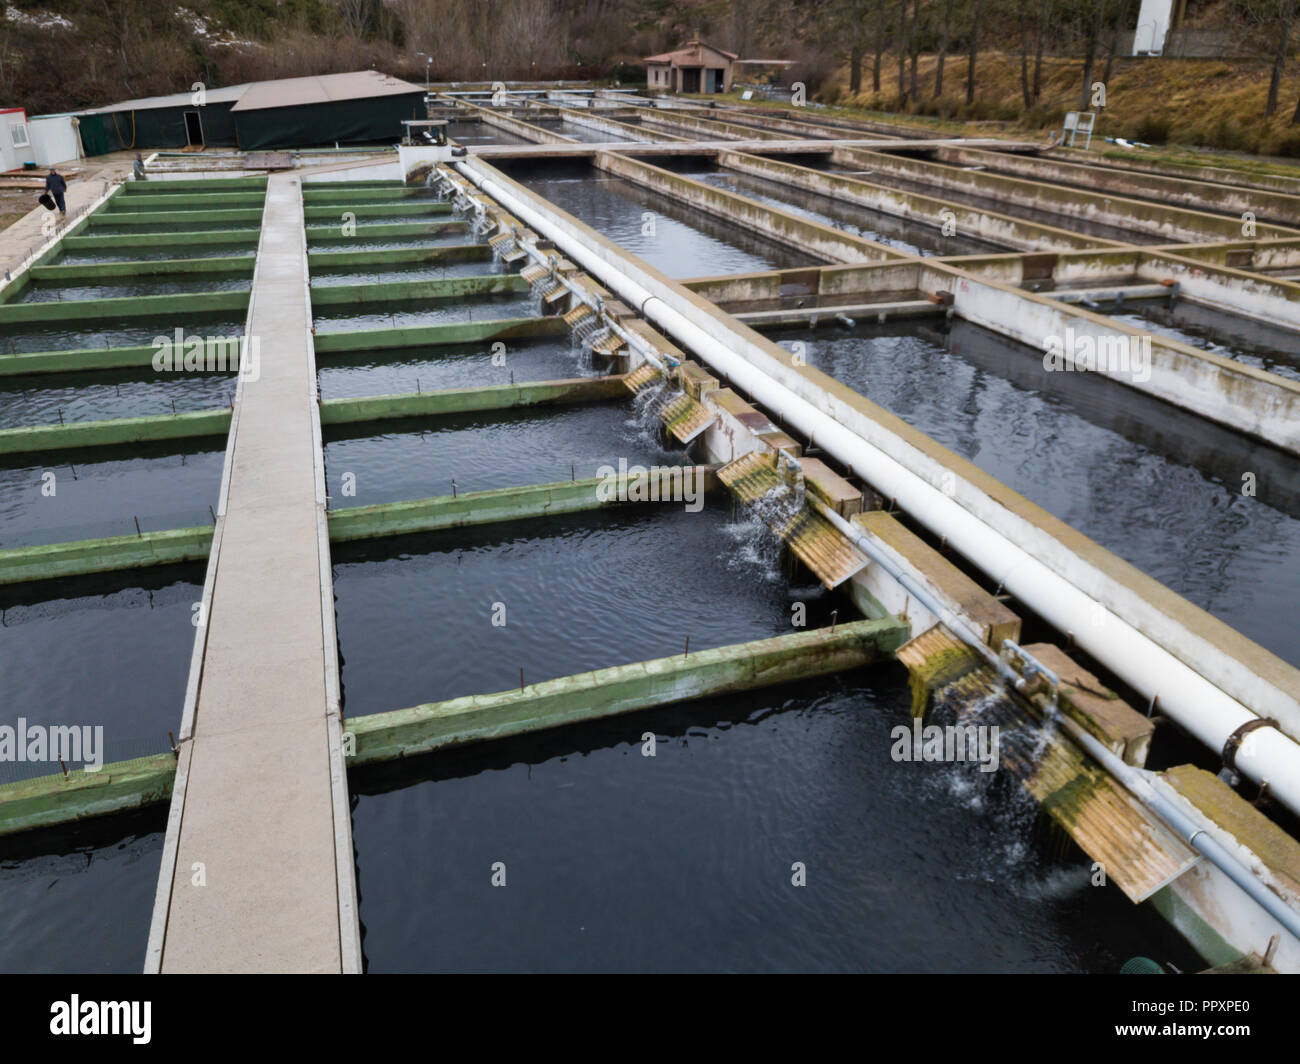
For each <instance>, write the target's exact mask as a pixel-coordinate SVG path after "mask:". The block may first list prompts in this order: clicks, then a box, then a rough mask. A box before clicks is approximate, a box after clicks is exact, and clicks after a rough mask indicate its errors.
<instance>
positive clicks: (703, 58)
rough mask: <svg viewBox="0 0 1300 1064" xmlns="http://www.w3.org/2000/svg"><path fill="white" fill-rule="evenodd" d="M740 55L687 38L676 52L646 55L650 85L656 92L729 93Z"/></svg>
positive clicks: (648, 86) (648, 83)
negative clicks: (735, 64) (733, 69)
mask: <svg viewBox="0 0 1300 1064" xmlns="http://www.w3.org/2000/svg"><path fill="white" fill-rule="evenodd" d="M737 58H739V57H738V56H737V55H736V54H735V53H734V52H724V51H723V50H722V49H721V48H714V47H713V46H712V45H710V44H705V43H704V42H703V41H687V42H686V43H685V44H684V45H683V46H682V47H680V48H678V49H677V50H676V51H675V52H664V53H662V54H661V55H648V56H646V57H645V60H644V62H645V70H646V87H647V88H648V89H650V90H651V91H652V92H656V91H657V92H728V91H730V89H731V78H732V66H733V64H734V63H735V62H736V60H737Z"/></svg>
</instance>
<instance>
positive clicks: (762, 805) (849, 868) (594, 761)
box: [353, 629, 1199, 973]
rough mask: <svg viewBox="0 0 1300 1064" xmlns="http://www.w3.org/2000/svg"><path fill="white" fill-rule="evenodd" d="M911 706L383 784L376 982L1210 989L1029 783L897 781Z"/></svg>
mask: <svg viewBox="0 0 1300 1064" xmlns="http://www.w3.org/2000/svg"><path fill="white" fill-rule="evenodd" d="M620 630H621V629H620ZM907 697H908V696H907V691H906V688H905V685H904V683H903V681H902V680H901V678H899V677H898V676H897V675H896V674H895V673H894V672H893V670H892V669H889V670H879V671H864V672H861V673H855V674H849V675H846V676H843V677H841V678H837V679H831V680H825V681H809V682H807V683H804V684H800V685H798V686H797V687H795V688H791V687H786V688H778V689H774V690H770V691H763V692H758V693H756V694H754V695H748V696H731V697H728V698H726V699H711V700H707V701H702V702H697V703H693V704H688V705H679V706H674V707H669V708H665V709H661V710H653V711H650V712H646V713H636V714H631V715H629V716H626V717H623V718H615V719H611V720H607V721H603V722H597V723H592V724H586V725H581V726H578V727H573V728H566V729H563V730H560V731H556V732H552V733H545V734H540V735H533V736H524V737H521V738H519V739H516V740H498V741H496V742H493V743H491V744H487V745H485V746H482V747H477V748H475V747H468V748H465V749H464V750H461V751H447V752H446V753H443V754H439V755H437V756H436V757H434V758H431V759H428V760H427V761H426V762H424V763H423V764H422V765H420V766H418V767H417V766H416V765H410V766H402V768H403V769H404V772H405V774H404V775H400V776H399V775H397V774H396V773H389V774H375V775H373V776H371V777H369V778H368V780H367V779H365V778H363V779H361V780H358V781H357V782H356V783H354V790H353V793H358V792H359V793H360V797H359V798H358V800H357V802H356V807H355V810H354V813H353V833H354V836H353V837H354V840H355V845H356V848H357V853H358V857H357V874H358V883H359V888H360V892H361V917H362V922H363V929H364V937H363V942H362V945H363V950H364V952H365V956H366V960H367V962H368V965H369V970H370V971H372V972H390V971H392V972H405V971H499V970H506V971H547V972H550V971H746V972H747V971H878V972H912V971H917V972H941V971H955V972H1079V971H1085V972H1108V973H1113V972H1116V971H1118V969H1119V967H1120V966H1121V965H1122V964H1123V963H1124V961H1126V960H1127V959H1128V958H1129V957H1131V956H1133V955H1135V954H1142V955H1148V956H1152V957H1157V958H1160V959H1162V960H1164V959H1169V960H1173V961H1174V962H1175V963H1177V964H1179V966H1180V967H1182V968H1183V969H1184V970H1193V971H1194V970H1197V968H1198V967H1199V965H1198V964H1197V962H1196V960H1195V959H1194V958H1193V957H1192V956H1191V955H1190V953H1189V952H1188V951H1187V949H1186V947H1184V946H1183V945H1182V944H1181V943H1179V942H1177V941H1175V940H1174V939H1173V937H1172V935H1171V934H1170V933H1169V932H1168V931H1167V929H1166V928H1165V927H1164V925H1163V924H1162V923H1161V922H1160V921H1159V919H1158V917H1155V916H1154V915H1153V914H1152V913H1150V912H1148V911H1145V910H1137V909H1135V908H1134V907H1133V906H1131V905H1130V904H1129V903H1128V901H1127V900H1126V899H1125V898H1124V897H1123V895H1121V894H1120V893H1119V892H1118V891H1117V890H1115V889H1114V888H1110V889H1107V890H1099V889H1095V888H1092V887H1090V886H1088V865H1087V863H1086V862H1085V861H1084V859H1082V858H1081V857H1080V856H1078V855H1077V854H1075V855H1073V856H1070V857H1067V858H1066V859H1064V860H1062V859H1060V858H1059V857H1057V856H1055V854H1054V852H1053V850H1054V849H1055V850H1058V851H1059V846H1056V847H1054V846H1053V845H1052V842H1051V840H1050V839H1044V838H1043V837H1042V836H1041V835H1040V834H1038V833H1036V832H1035V830H1034V827H1033V825H1034V809H1033V806H1032V802H1031V800H1029V799H1027V798H1024V797H1021V796H1020V795H1019V794H1018V793H1016V792H1014V791H1012V790H1011V789H1010V788H1008V787H1007V786H1006V783H1007V782H1008V781H1007V780H1006V779H1005V777H1003V778H1002V779H1000V780H994V781H993V782H990V779H989V777H980V775H979V773H978V772H977V771H975V770H974V769H973V766H956V765H953V766H939V765H912V764H902V763H894V762H892V761H891V760H890V759H889V756H888V753H887V748H888V734H889V728H890V727H891V726H893V725H895V724H897V723H899V721H900V720H902V719H904V718H905V717H906V713H907V708H906V707H907ZM645 732H652V733H654V734H655V735H656V736H657V739H658V741H657V746H656V753H655V756H654V757H653V758H648V757H643V756H642V755H641V750H642V735H643V733H645ZM417 772H418V773H420V775H416V773H417ZM415 780H422V782H418V783H414V785H408V786H404V787H402V786H400V785H401V784H403V783H408V784H409V783H413V782H414V781H415ZM389 788H394V789H389ZM796 861H798V862H802V863H803V865H804V866H805V868H806V875H807V881H806V882H807V885H806V886H804V887H795V886H793V885H792V883H791V879H792V871H791V868H792V865H793V864H794V862H796ZM495 862H503V863H504V864H505V867H506V875H507V878H506V886H504V887H493V886H491V885H490V876H491V874H492V865H493V864H494V863H495Z"/></svg>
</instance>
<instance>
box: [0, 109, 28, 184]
mask: <svg viewBox="0 0 1300 1064" xmlns="http://www.w3.org/2000/svg"><path fill="white" fill-rule="evenodd" d="M26 122H27V116H26V115H24V114H23V112H21V111H13V112H11V113H9V114H0V170H14V169H17V168H18V167H20V166H22V165H23V163H25V162H32V161H34V160H35V158H36V156H35V154H34V153H33V152H32V149H31V145H30V144H29V145H28V146H27V147H25V148H15V147H14V137H13V129H14V127H15V126H21V125H24V124H26ZM27 139H28V140H29V141H30V140H31V131H30V129H29V130H28V136H27Z"/></svg>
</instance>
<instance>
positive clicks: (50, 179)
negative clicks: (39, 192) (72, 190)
mask: <svg viewBox="0 0 1300 1064" xmlns="http://www.w3.org/2000/svg"><path fill="white" fill-rule="evenodd" d="M45 191H46V192H48V193H49V194H50V195H51V196H53V197H54V202H55V204H56V205H57V206H58V208H59V213H60V214H61V215H62V216H63V217H64V218H66V217H67V216H68V204H67V201H65V200H64V198H63V196H64V193H66V192H67V191H68V182H67V181H66V180H65V179H64V177H63V175H62V174H61V173H59V172H58V171H57V170H56V169H54V167H52V166H51V167H50V172H49V173H48V174H46V175H45Z"/></svg>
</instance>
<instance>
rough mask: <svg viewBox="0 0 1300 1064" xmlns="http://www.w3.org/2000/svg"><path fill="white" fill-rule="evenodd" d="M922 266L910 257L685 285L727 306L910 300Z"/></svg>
mask: <svg viewBox="0 0 1300 1064" xmlns="http://www.w3.org/2000/svg"><path fill="white" fill-rule="evenodd" d="M920 276H921V267H920V263H918V262H917V261H916V260H915V259H905V260H899V261H896V262H873V263H868V264H865V265H852V266H810V267H802V268H798V267H797V268H794V269H789V270H764V271H760V272H756V273H740V274H726V275H723V276H720V277H696V278H692V279H691V280H688V281H683V282H682V284H683V286H684V287H686V288H688V289H690V290H691V291H692V292H695V293H696V294H697V295H701V296H703V297H704V298H705V299H708V300H710V301H711V302H713V303H722V304H726V305H727V306H728V307H729V308H731V309H733V310H734V309H736V308H738V307H744V306H747V305H751V304H752V305H759V304H773V303H778V302H780V303H798V302H800V301H802V302H803V303H804V304H805V305H807V306H816V305H818V304H819V303H820V302H822V300H826V301H827V302H828V303H829V302H844V301H845V300H847V299H849V298H853V299H860V300H863V301H865V302H876V301H884V300H891V299H912V298H916V296H917V295H918V290H917V284H918V282H919V279H920Z"/></svg>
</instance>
